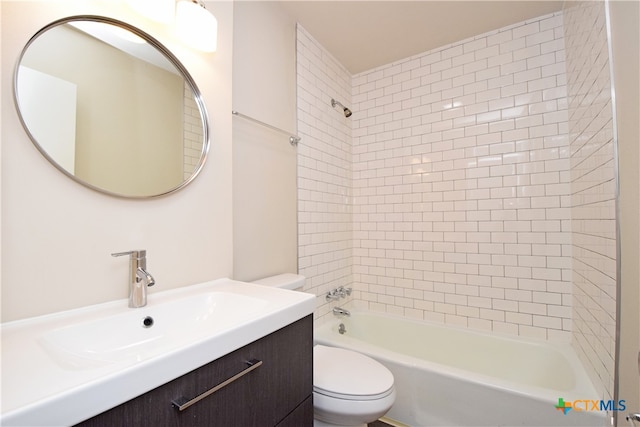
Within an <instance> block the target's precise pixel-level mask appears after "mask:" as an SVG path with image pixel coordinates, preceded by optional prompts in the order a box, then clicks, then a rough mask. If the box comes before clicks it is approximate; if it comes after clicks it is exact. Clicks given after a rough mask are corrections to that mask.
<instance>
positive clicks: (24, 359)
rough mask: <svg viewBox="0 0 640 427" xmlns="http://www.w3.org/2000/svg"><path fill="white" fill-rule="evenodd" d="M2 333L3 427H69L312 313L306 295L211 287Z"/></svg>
mask: <svg viewBox="0 0 640 427" xmlns="http://www.w3.org/2000/svg"><path fill="white" fill-rule="evenodd" d="M147 301H148V303H147V306H145V307H142V308H128V306H127V303H128V300H127V299H123V300H119V301H112V302H109V303H105V304H99V305H95V306H91V307H84V308H81V309H77V310H70V311H66V312H61V313H54V314H51V315H46V316H39V317H35V318H31V319H25V320H20V321H16V322H9V323H4V324H2V379H1V381H2V392H3V393H2V416H1V418H0V424H2V425H12V426H14V425H31V426H37V425H47V426H49V425H73V424H76V423H78V422H80V421H83V420H85V419H87V418H90V417H92V416H94V415H97V414H99V413H101V412H104V411H105V410H107V409H110V408H112V407H114V406H116V405H119V404H120V403H124V402H126V401H128V400H130V399H132V398H134V397H136V396H139V395H141V394H143V393H145V392H147V391H149V390H152V389H154V388H156V387H158V386H160V385H162V384H165V383H167V382H169V381H171V380H173V379H175V378H177V377H179V376H181V375H184V374H185V373H187V372H190V371H192V370H194V369H196V368H198V367H200V366H202V365H205V364H206V363H209V362H211V361H213V360H215V359H217V358H219V357H221V356H224V355H225V354H227V353H230V352H232V351H234V350H236V349H238V348H240V347H242V346H244V345H246V344H249V343H251V342H253V341H255V340H257V339H259V338H262V337H264V336H266V335H268V334H270V333H272V332H275V331H276V330H278V329H280V328H282V327H284V326H286V325H288V324H290V323H293V322H295V321H296V320H299V319H301V318H303V317H305V316H307V315H309V314H311V313H312V312H313V309H314V307H315V296H314V295H311V294H307V293H302V292H294V291H288V290H284V289H277V288H271V287H265V286H259V285H255V284H250V283H243V282H237V281H233V280H229V279H219V280H214V281H211V282H206V283H201V284H198V285H193V286H187V287H184V288H179V289H172V290H169V291H164V292H158V293H150V294H149V295H148V300H147Z"/></svg>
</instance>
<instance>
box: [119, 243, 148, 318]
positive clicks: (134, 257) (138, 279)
mask: <svg viewBox="0 0 640 427" xmlns="http://www.w3.org/2000/svg"><path fill="white" fill-rule="evenodd" d="M123 255H129V307H131V308H137V307H144V306H145V305H147V286H153V285H155V283H156V281H155V279H154V278H153V276H152V275H151V274H149V273H148V272H147V251H146V250H144V249H139V250H135V251H127V252H116V253H113V254H111V256H123Z"/></svg>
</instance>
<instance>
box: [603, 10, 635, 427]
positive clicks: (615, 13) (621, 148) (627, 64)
mask: <svg viewBox="0 0 640 427" xmlns="http://www.w3.org/2000/svg"><path fill="white" fill-rule="evenodd" d="M609 11H610V20H611V21H610V22H611V47H612V62H613V82H614V87H615V94H616V95H615V96H616V98H615V111H616V124H617V139H618V159H619V167H620V170H619V177H620V178H619V179H620V201H619V211H618V212H619V223H620V243H621V257H620V258H621V259H620V263H621V278H620V283H621V292H620V304H621V311H620V318H619V319H618V320H619V322H621V325H620V326H621V333H620V337H619V339H620V343H619V347H620V358H619V366H618V372H619V373H620V374H619V377H618V381H619V383H618V387H619V388H618V398H619V399H625V400H626V402H627V408H628V410H629V411H635V412H637V411H638V410H640V373H639V372H638V371H639V370H640V366H638V351H640V310H639V309H638V307H640V173H639V169H638V165H640V128H639V127H640V122H639V121H638V118H639V117H640V87H639V79H638V76H640V67H639V61H640V59H639V57H638V55H639V52H640V44H639V43H640V28H639V25H640V3H638V2H635V1H612V2H609ZM618 425H627V424H626V421H625V420H624V419H623V417H619V419H618Z"/></svg>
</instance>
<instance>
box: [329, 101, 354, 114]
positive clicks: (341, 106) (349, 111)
mask: <svg viewBox="0 0 640 427" xmlns="http://www.w3.org/2000/svg"><path fill="white" fill-rule="evenodd" d="M336 105H338V106H339V107H340V108H342V111H343V112H344V116H345V117H351V115H352V114H353V113H352V112H351V110H349V109H348V108H347V107H345V106H344V105H342V104H341V103H339V102H338V101H336V100H335V99H333V98H332V99H331V106H332V107H335V106H336Z"/></svg>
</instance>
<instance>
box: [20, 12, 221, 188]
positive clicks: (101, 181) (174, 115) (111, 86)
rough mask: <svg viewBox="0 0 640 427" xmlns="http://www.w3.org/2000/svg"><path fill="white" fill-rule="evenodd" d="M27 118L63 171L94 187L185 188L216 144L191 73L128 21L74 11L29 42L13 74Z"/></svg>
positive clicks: (49, 156) (32, 133) (33, 136)
mask: <svg viewBox="0 0 640 427" xmlns="http://www.w3.org/2000/svg"><path fill="white" fill-rule="evenodd" d="M15 95H16V105H17V107H18V111H19V114H20V116H21V120H22V122H23V125H24V126H25V129H26V130H27V133H28V134H29V136H30V137H31V139H32V141H33V142H34V143H35V145H36V146H37V147H38V149H39V150H40V151H41V152H42V153H43V154H44V155H45V157H47V159H49V160H50V161H51V162H52V163H53V164H54V165H55V166H56V167H58V168H59V169H60V170H61V171H63V172H64V173H65V174H67V175H69V176H70V177H72V178H73V179H75V180H76V181H78V182H80V183H82V184H84V185H87V186H88V187H91V188H93V189H96V190H100V191H103V192H106V193H109V194H112V195H118V196H124V197H134V198H141V197H153V196H158V195H162V194H166V193H169V192H172V191H175V190H177V189H179V188H182V187H183V186H184V185H186V184H187V183H189V182H190V181H191V180H193V178H194V177H195V176H196V175H197V173H198V172H199V171H200V169H201V167H202V165H203V163H204V160H205V158H206V154H207V149H208V135H207V125H206V113H205V109H204V105H203V103H202V100H201V98H200V95H199V92H198V90H197V87H196V86H195V83H194V82H193V80H192V78H191V77H190V76H189V74H188V73H187V71H186V70H185V69H184V67H183V66H182V65H181V64H180V62H179V61H178V60H177V59H176V58H175V57H174V56H173V55H172V54H171V53H170V52H169V51H168V50H166V48H164V47H163V46H162V45H161V44H160V43H159V42H157V41H156V40H155V39H153V38H152V37H150V36H148V35H147V34H145V33H143V32H141V31H140V30H137V29H135V28H134V27H131V26H129V25H127V24H125V23H122V22H119V21H116V20H112V19H108V18H100V17H72V18H67V19H64V20H61V21H56V22H55V23H53V24H51V25H49V26H47V27H45V28H43V29H42V30H41V31H39V32H38V33H37V34H36V35H35V36H34V37H33V38H32V39H31V40H30V41H29V43H28V44H27V46H26V47H25V49H24V51H23V53H22V56H21V58H20V60H19V63H18V66H17V69H16V76H15Z"/></svg>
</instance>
